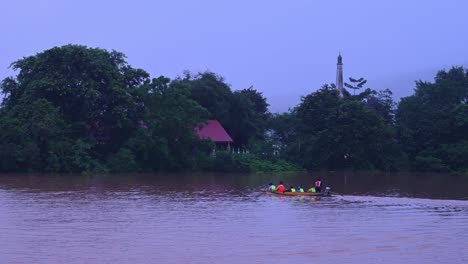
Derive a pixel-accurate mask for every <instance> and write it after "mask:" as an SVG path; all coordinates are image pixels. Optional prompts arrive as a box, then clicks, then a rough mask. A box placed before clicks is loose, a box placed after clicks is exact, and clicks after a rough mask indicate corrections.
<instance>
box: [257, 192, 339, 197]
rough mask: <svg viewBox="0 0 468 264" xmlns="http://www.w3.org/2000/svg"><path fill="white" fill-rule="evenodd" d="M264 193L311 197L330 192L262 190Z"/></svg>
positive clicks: (321, 195) (325, 195)
mask: <svg viewBox="0 0 468 264" xmlns="http://www.w3.org/2000/svg"><path fill="white" fill-rule="evenodd" d="M264 192H266V193H271V194H275V195H282V196H313V197H331V194H329V193H324V192H319V193H318V192H315V193H313V192H270V191H264Z"/></svg>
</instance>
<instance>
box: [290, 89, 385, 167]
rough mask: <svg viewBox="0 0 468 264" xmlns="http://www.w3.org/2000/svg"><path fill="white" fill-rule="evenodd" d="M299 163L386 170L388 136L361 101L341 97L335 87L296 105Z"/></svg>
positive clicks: (322, 90) (308, 96)
mask: <svg viewBox="0 0 468 264" xmlns="http://www.w3.org/2000/svg"><path fill="white" fill-rule="evenodd" d="M297 116H298V120H299V124H298V140H299V144H300V148H299V152H300V156H301V157H302V160H301V162H302V163H303V165H304V166H305V167H306V168H308V169H332V170H335V169H347V168H352V169H390V168H391V165H390V164H388V160H389V159H390V158H389V157H387V156H386V154H387V153H386V152H385V151H386V150H387V149H388V148H390V147H391V144H392V142H391V140H390V135H389V134H388V132H387V130H386V126H385V125H384V123H383V122H382V119H381V118H379V116H378V115H377V114H376V113H374V112H373V111H370V110H369V109H368V108H366V106H365V104H364V103H362V102H360V101H356V100H351V99H341V98H340V97H339V95H338V93H337V91H336V90H335V89H332V88H330V86H324V87H322V89H320V90H318V91H317V92H314V93H312V94H309V95H307V96H306V97H303V98H302V102H301V104H300V105H299V106H298V107H297Z"/></svg>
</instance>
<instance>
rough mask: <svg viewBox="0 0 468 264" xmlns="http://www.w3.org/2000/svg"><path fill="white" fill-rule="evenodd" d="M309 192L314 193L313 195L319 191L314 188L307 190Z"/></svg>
mask: <svg viewBox="0 0 468 264" xmlns="http://www.w3.org/2000/svg"><path fill="white" fill-rule="evenodd" d="M307 191H308V192H313V193H314V192H317V191H316V190H315V187H312V188H310V189H309V190H307Z"/></svg>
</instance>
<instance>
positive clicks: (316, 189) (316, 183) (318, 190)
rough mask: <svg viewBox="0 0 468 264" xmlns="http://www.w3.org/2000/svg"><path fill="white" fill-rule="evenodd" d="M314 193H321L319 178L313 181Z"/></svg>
mask: <svg viewBox="0 0 468 264" xmlns="http://www.w3.org/2000/svg"><path fill="white" fill-rule="evenodd" d="M315 191H316V192H321V191H322V181H321V180H320V178H318V179H317V180H316V181H315Z"/></svg>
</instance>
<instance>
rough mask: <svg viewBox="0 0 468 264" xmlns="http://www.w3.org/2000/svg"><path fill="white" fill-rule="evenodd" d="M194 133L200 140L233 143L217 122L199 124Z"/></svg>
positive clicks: (210, 121)
mask: <svg viewBox="0 0 468 264" xmlns="http://www.w3.org/2000/svg"><path fill="white" fill-rule="evenodd" d="M195 131H196V132H197V134H198V136H199V137H200V139H210V140H211V141H213V142H233V141H232V138H231V137H230V136H229V134H228V133H227V132H226V130H224V128H223V126H222V125H221V124H220V123H219V122H218V120H209V121H208V123H206V124H205V123H200V124H198V125H197V127H196V128H195Z"/></svg>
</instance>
